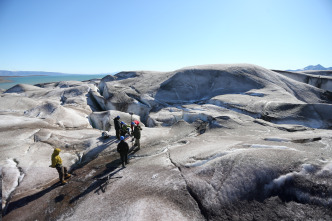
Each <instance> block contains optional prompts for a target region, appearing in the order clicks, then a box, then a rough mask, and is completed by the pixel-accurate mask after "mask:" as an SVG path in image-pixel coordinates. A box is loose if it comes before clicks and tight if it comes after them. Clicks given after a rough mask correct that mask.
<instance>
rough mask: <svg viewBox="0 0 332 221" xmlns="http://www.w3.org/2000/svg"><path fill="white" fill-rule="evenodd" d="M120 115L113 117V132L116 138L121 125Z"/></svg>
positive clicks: (118, 136)
mask: <svg viewBox="0 0 332 221" xmlns="http://www.w3.org/2000/svg"><path fill="white" fill-rule="evenodd" d="M119 120H120V116H117V117H116V118H114V128H115V134H116V138H117V139H118V140H120V130H121V125H120V121H119Z"/></svg>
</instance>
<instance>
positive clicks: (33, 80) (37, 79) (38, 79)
mask: <svg viewBox="0 0 332 221" xmlns="http://www.w3.org/2000/svg"><path fill="white" fill-rule="evenodd" d="M105 76H106V74H94V75H87V74H86V75H84V74H73V75H61V76H25V77H21V76H20V77H1V76H0V78H1V79H4V80H8V81H11V82H5V83H0V88H1V89H5V90H6V89H9V88H11V87H13V86H15V85H16V84H31V85H35V84H40V83H50V82H58V81H85V80H90V79H96V78H97V79H101V78H103V77H105Z"/></svg>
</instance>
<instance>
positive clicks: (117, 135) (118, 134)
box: [115, 130, 120, 140]
mask: <svg viewBox="0 0 332 221" xmlns="http://www.w3.org/2000/svg"><path fill="white" fill-rule="evenodd" d="M115 133H116V138H117V139H118V140H120V131H119V130H116V131H115Z"/></svg>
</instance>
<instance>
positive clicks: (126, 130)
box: [120, 121, 129, 136]
mask: <svg viewBox="0 0 332 221" xmlns="http://www.w3.org/2000/svg"><path fill="white" fill-rule="evenodd" d="M120 124H121V130H120V135H121V136H126V133H128V134H129V127H128V126H127V124H126V123H125V122H123V121H121V123H120Z"/></svg>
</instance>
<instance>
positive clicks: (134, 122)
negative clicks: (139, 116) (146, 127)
mask: <svg viewBox="0 0 332 221" xmlns="http://www.w3.org/2000/svg"><path fill="white" fill-rule="evenodd" d="M135 124H136V125H137V126H138V125H139V121H138V120H134V121H133V122H131V126H130V127H131V131H134V126H135Z"/></svg>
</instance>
